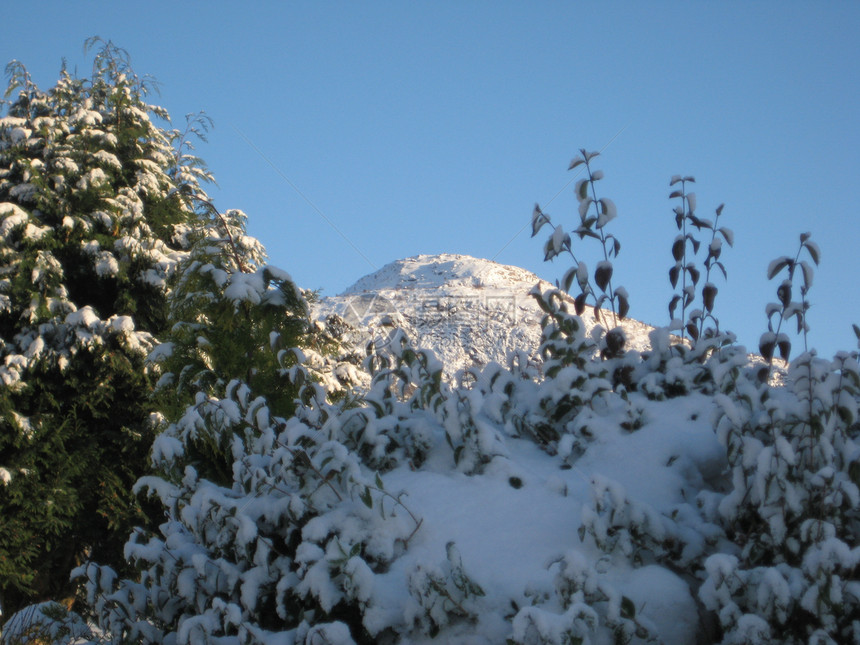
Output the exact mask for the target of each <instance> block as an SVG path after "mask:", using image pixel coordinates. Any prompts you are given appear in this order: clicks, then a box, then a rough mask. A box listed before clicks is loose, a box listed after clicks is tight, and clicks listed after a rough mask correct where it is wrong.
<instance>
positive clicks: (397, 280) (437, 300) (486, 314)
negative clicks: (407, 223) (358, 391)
mask: <svg viewBox="0 0 860 645" xmlns="http://www.w3.org/2000/svg"><path fill="white" fill-rule="evenodd" d="M535 285H540V288H541V289H543V290H546V289H550V288H552V286H553V285H551V284H550V283H548V282H546V281H544V280H541V279H540V278H538V276H536V275H535V274H534V273H531V272H530V271H526V270H525V269H521V268H519V267H514V266H507V265H503V264H497V263H496V262H492V261H490V260H483V259H480V258H474V257H470V256H468V255H454V254H441V255H418V256H415V257H411V258H406V259H404V260H397V261H395V262H392V263H390V264H387V265H385V266H384V267H382V268H381V269H379V270H378V271H376V272H374V273H371V274H370V275H367V276H365V277H363V278H361V279H360V280H359V281H358V282H356V283H355V284H353V285H352V286H351V287H349V288H347V289H346V290H345V291H344V292H343V293H342V294H340V295H338V296H330V297H326V298H321V299H320V301H319V303H317V305H316V306H315V311H314V314H315V316H316V317H317V318H319V319H322V318H325V317H326V316H328V315H331V314H337V315H339V316H340V317H341V318H343V319H344V320H345V321H346V322H347V323H349V324H350V325H351V326H352V327H353V328H354V329H355V331H354V334H355V338H354V340H356V341H358V342H359V344H363V342H362V341H364V342H366V341H367V340H369V339H370V338H372V337H376V338H382V339H384V338H385V337H386V336H387V330H388V329H389V328H391V327H401V328H402V329H403V330H404V331H405V332H406V333H407V335H408V336H409V338H410V339H411V340H412V341H413V342H414V343H415V344H416V345H417V346H418V347H422V348H428V349H432V350H433V351H434V352H435V353H436V356H437V357H438V358H439V359H440V360H441V361H442V363H443V365H444V366H445V373H446V375H448V376H449V377H450V376H452V375H454V374H455V373H456V372H457V371H458V370H460V369H463V368H467V367H471V366H474V365H477V366H483V365H486V364H487V363H489V362H491V361H496V362H498V363H501V364H505V362H506V359H507V356H508V353H509V352H511V351H523V352H526V354H528V355H529V356H530V357H532V358H537V350H538V346H539V344H540V333H541V327H540V320H541V317H542V315H543V312H542V311H541V309H540V308H539V307H538V305H537V302H536V301H535V299H534V298H532V297H531V296H530V295H529V291H531V289H532V288H533V287H534V286H535ZM570 308H571V310H572V309H573V303H572V301H571V303H570ZM611 316H612V314H611V312H606V318H605V321H604V325H605V326H607V327H610V328H611V327H612V326H613V325H612V317H611ZM581 318H582V320H583V323H584V324H585V326H586V330H587V333H590V332H591V331H592V330H593V329H594V328H595V326H596V325H597V321H596V320H595V318H594V314H593V312H592V310H591V309H588V310H586V311H585V313H584V314H583V315H582V316H581ZM621 326H622V327H623V329H624V330H625V332H626V333H627V336H628V341H629V343H630V346H631V347H635V348H637V349H645V348H647V347H648V333H649V332H650V331H651V329H652V328H651V327H649V326H648V325H644V324H642V323H640V322H637V321H635V320H631V319H627V320H624V321H622V322H621Z"/></svg>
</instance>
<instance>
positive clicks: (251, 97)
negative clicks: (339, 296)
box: [0, 1, 860, 356]
mask: <svg viewBox="0 0 860 645" xmlns="http://www.w3.org/2000/svg"><path fill="white" fill-rule="evenodd" d="M144 7H145V8H144ZM6 14H7V18H6V19H5V20H4V25H3V27H0V35H2V37H0V61H3V62H6V61H9V60H11V59H13V58H15V59H19V60H21V61H22V62H23V63H24V64H25V65H26V66H27V67H28V69H29V70H30V71H31V73H32V74H33V77H34V79H35V80H36V82H37V83H38V84H39V85H40V86H42V87H44V88H47V87H49V86H50V85H52V84H53V82H54V81H55V80H56V78H57V73H58V70H59V68H60V63H61V59H62V58H64V57H65V58H66V59H67V61H68V64H69V68H70V69H74V68H75V67H76V66H77V69H78V70H79V71H80V73H81V74H85V73H86V72H87V70H88V69H89V65H90V61H91V59H90V58H89V57H87V56H85V55H84V54H83V53H82V44H83V42H84V40H85V39H86V38H87V37H89V36H93V35H99V36H101V37H102V38H104V39H111V40H113V41H114V42H115V43H116V44H118V45H119V46H121V47H124V48H125V49H127V50H128V51H129V53H130V55H131V57H132V62H133V66H134V68H135V69H136V71H137V72H138V73H140V74H151V75H153V76H154V77H156V78H157V79H158V80H159V81H160V82H161V96H157V97H154V99H153V100H154V102H156V103H159V104H161V105H163V106H164V107H166V108H167V109H168V110H169V112H170V113H171V115H172V116H173V118H174V121H175V122H176V123H182V122H183V116H184V114H186V113H188V112H195V111H198V110H205V111H206V112H207V114H209V115H210V116H211V117H212V118H213V119H214V120H215V129H214V130H213V131H212V132H211V135H210V138H209V143H208V144H201V145H200V146H199V147H198V152H199V153H200V155H201V156H202V157H204V159H205V160H206V161H207V162H208V164H209V167H210V169H211V170H212V172H213V173H214V174H215V177H216V179H217V181H218V183H219V187H218V188H217V189H216V188H213V189H212V190H211V194H212V196H213V198H214V199H215V201H216V203H217V205H218V206H219V207H221V208H241V209H242V210H244V211H245V212H247V213H248V216H249V222H250V230H251V232H252V233H253V234H254V235H256V236H257V237H259V238H260V239H261V240H262V241H263V242H264V244H265V245H266V247H267V248H268V251H269V256H270V260H271V262H272V263H273V264H276V265H278V266H280V267H282V268H284V269H286V270H288V271H289V272H290V273H291V274H292V275H293V277H294V278H295V279H296V281H297V282H298V283H299V284H300V285H301V286H304V287H309V288H322V289H323V294H324V295H325V294H336V293H339V292H340V291H342V290H343V289H344V288H345V287H347V286H348V285H350V284H351V283H352V282H354V281H355V280H357V279H358V278H359V277H361V276H362V275H365V274H366V273H369V272H371V271H372V270H373V269H374V268H378V267H381V266H382V265H384V264H386V263H388V262H390V261H392V260H395V259H398V258H402V257H407V256H411V255H416V254H419V253H442V252H448V253H462V254H468V255H474V256H478V257H484V258H491V259H495V260H496V261H498V262H501V263H506V264H514V265H518V266H522V267H524V268H527V269H530V270H533V271H535V272H536V273H538V274H539V275H540V276H541V277H544V278H547V279H554V278H556V277H560V276H561V275H562V274H563V272H564V271H565V269H566V268H567V266H568V265H567V263H566V262H565V261H564V260H556V262H555V263H554V264H545V263H543V262H542V257H543V254H542V243H543V239H530V237H529V230H528V229H525V230H524V229H523V227H525V226H526V225H527V224H528V222H529V219H530V215H531V211H532V208H533V205H534V203H535V202H538V203H540V204H541V206H542V207H544V209H545V211H546V212H548V213H549V214H550V215H552V217H553V219H554V221H555V222H559V223H565V224H567V225H568V226H569V227H570V228H573V227H574V226H575V225H576V221H577V219H578V216H577V214H576V202H575V199H574V197H573V194H572V185H571V186H568V187H567V189H566V190H564V191H562V192H561V194H558V196H557V197H555V199H554V200H553V197H554V196H555V195H556V194H557V193H558V192H559V191H560V190H561V189H562V188H563V187H565V186H566V184H567V183H568V181H569V180H570V179H571V178H572V173H568V172H567V167H568V163H569V162H570V160H571V158H572V157H573V155H574V154H575V153H576V151H577V150H578V149H579V148H581V147H585V148H588V149H597V150H600V149H604V148H605V150H604V153H603V156H602V157H600V158H599V159H598V163H597V167H598V168H601V169H602V170H603V171H604V172H605V175H606V178H605V179H604V180H603V181H602V182H601V184H602V186H601V190H602V196H606V197H610V198H611V199H613V200H614V201H615V203H616V205H617V207H618V211H619V216H618V219H616V220H615V221H614V222H612V224H611V225H610V227H611V231H612V232H613V233H614V234H615V235H616V236H617V237H618V238H619V239H620V241H621V243H622V249H621V253H620V255H619V258H618V260H617V261H616V262H615V277H614V279H613V282H614V283H615V284H616V285H618V284H621V285H623V286H625V287H626V288H627V290H628V292H629V293H630V298H631V312H630V313H631V316H633V317H636V318H638V319H640V320H643V321H645V322H649V323H652V324H664V323H666V322H667V319H668V313H667V304H668V301H669V299H670V298H671V295H672V291H671V287H670V285H669V282H668V278H667V275H668V270H669V267H670V266H671V264H672V258H671V253H670V250H671V243H672V240H673V238H674V235H675V229H674V223H673V217H672V212H671V208H672V206H673V204H672V203H670V201H669V200H668V194H669V178H670V177H671V176H672V175H674V174H677V173H680V174H689V175H694V176H695V177H696V179H697V184H696V189H695V190H696V192H697V196H698V211H697V213H698V215H699V216H700V217H711V216H712V214H713V211H714V209H715V208H716V207H717V205H718V204H720V203H721V202H725V204H726V206H725V210H724V211H723V216H722V219H721V222H722V223H723V224H724V225H725V226H728V227H730V228H732V229H733V230H734V232H735V238H736V242H735V247H734V248H733V249H726V250H725V252H724V254H723V260H724V263H725V265H726V267H727V269H728V273H729V280H728V282H727V283H724V282H722V278H719V279H718V280H717V281H716V283H717V286H718V287H719V289H720V293H719V296H718V298H717V308H716V313H717V315H718V316H719V317H720V319H721V322H722V326H723V327H724V328H727V329H731V330H733V331H735V332H736V333H737V334H738V336H739V340H740V341H741V342H742V343H743V344H745V345H747V346H748V347H750V348H753V347H755V346H756V345H757V343H758V337H759V335H760V334H761V333H762V332H763V331H765V329H766V320H765V314H764V308H765V305H766V304H767V303H768V302H770V301H773V300H775V289H776V284H775V283H769V282H768V281H767V279H766V276H765V273H766V269H767V265H768V263H769V261H770V260H771V259H773V258H774V257H777V256H780V255H793V254H794V253H795V252H796V249H797V243H798V235H799V233H801V232H803V231H810V232H811V233H812V235H813V240H814V241H816V242H817V243H818V245H819V246H820V248H821V251H822V264H821V267H820V268H819V270H818V271H817V274H816V280H815V284H814V286H813V288H812V291H811V293H810V299H811V301H812V303H813V308H812V309H811V311H810V313H809V322H810V325H811V328H812V331H811V336H810V341H811V345H813V346H815V347H817V348H818V350H819V352H820V353H821V354H823V355H827V356H830V355H831V354H832V353H833V352H834V351H836V350H837V349H854V348H855V346H856V342H855V340H854V337H853V333H852V332H851V323H852V322H857V323H860V286H858V276H860V253H858V245H860V205H858V200H857V197H856V188H855V187H856V185H857V177H858V171H860V118H858V114H860V113H859V112H858V105H860V39H858V38H857V34H858V33H860V3H856V2H835V1H834V2H828V3H812V2H808V3H800V2H755V3H746V2H708V3H704V2H607V3H596V2H595V3H556V2H545V3H514V2H502V3H490V2H445V1H443V2H435V3H429V2H428V3H413V2H408V3H407V2H375V3H351V2H349V3H348V2H321V3H310V2H307V3H284V2H254V3H239V2H231V3H227V2H209V3H202V2H179V3H175V2H147V3H136V4H134V5H132V4H131V3H122V2H95V1H91V2H86V3H68V2H39V3H33V4H32V5H30V6H28V7H27V9H26V11H24V10H22V11H19V12H16V15H17V16H18V17H17V18H11V17H9V12H6ZM284 178H287V179H288V180H289V182H291V183H292V184H293V185H294V186H295V187H296V188H297V189H298V190H299V191H300V192H301V194H302V195H304V196H305V197H306V198H307V199H305V198H303V197H302V196H301V195H300V194H299V193H298V192H297V191H296V190H295V189H294V188H293V187H291V186H290V183H288V181H286V180H285V179H284ZM550 200H553V201H552V202H551V203H549V202H550ZM309 202H310V203H309ZM311 204H313V206H312V205H311ZM328 222H331V224H333V225H334V226H335V227H336V228H337V229H338V230H339V231H340V232H341V233H342V235H341V234H339V233H337V232H336V231H335V230H334V229H333V228H332V226H331V225H330V224H329V223H328ZM344 238H346V239H344ZM346 240H349V241H348V242H347V241H346ZM591 242H593V241H591ZM578 246H579V245H578ZM578 255H580V256H581V257H582V258H583V259H585V260H586V261H589V260H590V262H589V264H590V265H591V266H593V265H594V263H595V262H596V261H597V259H598V256H599V248H598V247H597V246H595V245H593V244H591V243H590V241H588V240H586V241H585V242H583V243H581V246H579V250H578ZM799 346H800V342H796V343H795V347H796V348H797V347H799Z"/></svg>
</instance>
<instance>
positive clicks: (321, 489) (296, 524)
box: [77, 381, 415, 643]
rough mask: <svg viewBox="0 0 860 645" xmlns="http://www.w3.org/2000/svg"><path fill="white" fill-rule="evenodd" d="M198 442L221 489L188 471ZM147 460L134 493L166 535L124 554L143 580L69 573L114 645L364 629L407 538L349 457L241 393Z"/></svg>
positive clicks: (136, 542) (204, 399) (380, 493)
mask: <svg viewBox="0 0 860 645" xmlns="http://www.w3.org/2000/svg"><path fill="white" fill-rule="evenodd" d="M201 437H206V440H207V441H211V442H212V443H214V444H217V445H225V446H228V447H229V455H230V460H231V463H230V472H229V475H228V477H229V478H228V479H227V480H226V481H213V480H211V479H204V478H203V477H202V476H201V475H200V472H199V471H198V468H197V467H195V464H192V463H189V459H188V455H187V453H186V450H187V448H188V447H189V446H192V445H196V442H199V441H200V439H201ZM153 459H154V461H155V464H156V466H157V469H158V473H159V474H158V475H153V476H149V477H145V478H143V479H141V481H140V482H139V484H138V488H139V489H142V490H146V491H148V492H149V493H150V494H154V495H156V496H157V497H158V498H159V500H160V501H161V503H162V505H163V506H164V508H165V513H166V521H165V522H164V523H163V524H162V525H161V527H160V528H159V534H147V533H144V532H138V533H136V534H135V535H133V536H132V538H131V540H130V541H129V542H128V544H127V545H126V556H127V557H128V558H130V559H131V560H132V561H133V562H134V563H135V564H136V565H137V567H138V568H139V569H140V571H141V575H140V578H139V580H118V579H116V577H115V576H114V574H113V572H112V571H111V570H110V569H109V568H107V567H100V566H98V565H95V564H89V565H85V566H84V567H81V568H80V569H79V570H78V571H77V575H79V576H82V577H84V579H85V581H86V585H87V590H88V600H89V602H90V604H91V605H92V606H93V607H94V609H95V611H96V613H97V615H98V617H99V621H100V624H101V625H102V627H103V628H104V629H105V630H106V632H107V633H108V634H110V638H111V642H121V641H122V639H132V640H135V641H137V642H150V643H162V642H176V643H183V642H194V640H195V639H198V638H200V639H204V640H206V639H209V640H216V639H217V640H219V642H225V643H226V642H235V643H241V642H257V641H258V640H260V639H263V638H264V637H265V635H266V634H267V633H269V632H279V633H284V634H285V635H287V634H290V633H293V632H294V630H296V629H298V628H299V626H300V625H301V624H302V622H303V621H304V622H307V623H308V624H310V625H315V624H317V623H319V622H330V621H332V620H338V619H341V620H342V621H343V622H346V623H347V624H350V625H351V626H352V627H351V628H352V629H356V628H359V629H360V625H361V614H362V609H363V607H364V606H365V605H366V603H367V602H368V601H369V599H370V592H371V590H372V586H373V578H374V570H378V569H379V568H380V567H382V568H384V567H386V566H387V565H388V564H389V563H390V562H391V561H392V560H393V559H394V558H395V557H397V555H398V553H399V552H400V551H401V550H402V548H403V541H404V540H406V539H407V538H408V537H409V535H410V534H411V533H412V532H413V531H414V528H415V527H414V526H413V522H412V521H411V520H410V519H409V518H408V517H407V516H405V515H401V516H394V515H392V514H391V513H388V514H386V515H384V514H383V512H380V510H379V509H378V507H379V506H381V505H382V504H383V503H384V501H383V500H382V499H381V498H382V497H384V496H386V495H387V494H386V493H385V492H384V490H382V489H381V488H380V487H379V486H378V482H375V481H374V479H373V477H372V475H371V474H370V473H368V471H367V470H366V469H364V468H363V467H362V465H361V463H360V462H359V460H358V458H357V456H356V454H355V453H353V452H350V451H349V450H348V449H347V448H346V447H345V446H344V445H343V444H341V443H339V442H337V441H334V440H331V439H328V438H327V437H325V436H324V435H323V434H322V433H320V432H319V431H318V430H316V429H315V428H312V427H309V426H308V425H306V424H305V423H303V422H301V421H299V420H298V419H297V418H295V417H292V418H290V419H281V418H278V417H276V416H274V415H272V414H271V413H270V410H269V408H268V405H267V402H266V401H265V399H263V398H262V397H256V396H254V393H253V392H252V391H251V390H250V389H249V388H248V387H247V386H246V385H244V384H242V383H239V382H238V381H233V382H231V383H230V384H229V385H228V387H227V391H226V394H225V396H224V397H223V398H216V397H213V396H207V395H205V394H203V393H200V394H198V397H197V400H196V401H195V402H194V403H193V404H192V405H190V406H188V408H187V409H186V411H185V414H184V415H183V416H182V417H181V418H180V419H179V420H178V421H177V422H175V423H173V424H170V426H168V428H167V429H166V430H165V431H164V432H163V433H162V434H161V435H160V436H159V437H158V439H157V440H156V442H155V445H154V447H153ZM221 475H227V473H221Z"/></svg>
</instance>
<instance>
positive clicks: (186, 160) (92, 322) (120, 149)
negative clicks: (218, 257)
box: [0, 39, 209, 617]
mask: <svg viewBox="0 0 860 645" xmlns="http://www.w3.org/2000/svg"><path fill="white" fill-rule="evenodd" d="M93 45H95V46H96V47H97V50H98V51H97V53H96V55H95V58H94V63H93V70H92V75H91V76H90V77H89V78H75V77H73V76H71V75H69V74H68V73H67V72H66V71H65V70H63V71H62V73H61V76H60V79H59V81H58V82H57V84H56V85H55V86H54V87H52V88H51V89H50V90H48V91H46V92H43V91H41V90H39V89H38V88H37V87H36V86H35V85H34V83H33V82H32V80H31V79H30V77H29V74H28V73H27V71H26V69H25V68H24V66H23V65H21V64H20V63H18V62H17V61H13V62H12V63H10V65H9V66H8V67H7V73H8V74H9V76H10V84H9V88H8V90H7V93H6V96H7V97H12V99H11V100H9V101H6V102H4V106H3V107H4V109H3V112H0V116H2V118H0V380H2V384H3V387H2V388H0V607H2V611H3V613H4V615H5V616H6V617H8V616H10V615H11V614H12V613H13V612H14V611H15V610H16V609H18V608H19V607H21V606H23V605H25V604H28V603H30V602H33V601H36V600H41V599H45V598H55V599H61V598H68V597H71V596H72V595H73V587H72V586H71V583H70V582H69V571H70V570H71V569H72V568H73V567H74V566H75V565H76V564H77V563H78V562H80V561H81V560H82V559H84V558H86V557H92V558H95V559H98V560H99V561H101V562H108V563H112V564H113V565H114V566H117V567H118V568H120V569H122V568H123V566H124V560H123V558H122V545H123V543H124V542H125V540H126V538H127V536H128V534H129V531H130V529H131V527H132V526H134V525H136V524H139V523H141V522H142V521H144V520H145V517H144V516H143V514H142V511H141V508H140V505H139V504H138V503H137V502H136V500H135V498H134V496H133V494H132V493H131V488H132V484H133V483H134V482H135V481H136V480H137V478H138V477H139V476H140V475H141V474H143V473H144V472H145V470H146V468H147V462H148V459H147V455H148V451H149V448H150V446H151V445H152V440H153V437H154V433H155V429H156V424H155V423H153V422H152V421H151V420H150V409H149V408H150V407H151V404H150V403H149V401H148V398H149V394H150V392H151V389H152V385H153V382H152V381H153V378H154V377H153V374H152V373H151V372H152V371H151V370H148V369H147V368H146V366H145V357H146V355H147V354H148V352H149V351H150V349H151V348H152V347H153V345H154V342H155V336H156V335H158V334H160V333H162V332H163V331H164V328H165V325H166V323H167V314H168V310H167V299H166V294H167V291H168V282H169V280H170V277H171V275H172V273H173V272H174V270H175V267H176V266H177V265H178V263H179V262H180V261H181V260H182V259H183V258H184V257H185V256H186V255H187V252H188V248H189V246H190V235H191V233H192V230H193V228H194V223H195V221H196V220H198V215H197V213H196V212H195V208H196V207H195V204H198V203H199V201H198V200H200V199H205V195H204V194H203V193H202V191H201V189H200V182H201V181H203V180H207V179H208V178H209V177H208V174H207V173H206V171H205V169H204V168H203V167H202V166H201V165H200V164H199V160H197V159H196V158H195V157H193V155H191V154H190V150H189V147H188V143H187V140H186V139H187V135H189V134H191V133H192V132H193V131H195V130H199V129H200V126H201V125H202V126H205V125H206V123H205V122H202V121H200V120H197V121H190V122H189V127H188V128H187V129H186V130H185V132H181V131H177V130H165V129H162V128H159V127H158V126H156V125H155V124H154V123H153V121H152V119H151V117H153V116H155V117H159V118H163V119H166V118H167V114H166V112H165V111H164V110H163V109H161V108H158V107H155V106H152V105H149V104H148V103H147V102H146V97H147V94H148V93H149V91H150V89H151V83H150V82H149V81H148V80H147V79H142V78H139V77H138V76H136V75H135V74H134V72H133V71H132V69H131V68H130V66H129V61H128V57H127V55H126V53H125V52H124V51H123V50H121V49H118V48H117V47H115V46H114V45H113V44H112V43H110V42H104V41H101V40H99V39H92V40H90V41H88V46H89V47H92V46H93Z"/></svg>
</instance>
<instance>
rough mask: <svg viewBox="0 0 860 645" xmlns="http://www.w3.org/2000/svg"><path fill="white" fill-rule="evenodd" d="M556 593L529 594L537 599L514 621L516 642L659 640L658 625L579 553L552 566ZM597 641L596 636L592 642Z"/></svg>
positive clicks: (547, 644) (559, 644) (556, 644)
mask: <svg viewBox="0 0 860 645" xmlns="http://www.w3.org/2000/svg"><path fill="white" fill-rule="evenodd" d="M549 569H550V572H551V573H552V575H553V589H552V592H551V593H550V592H547V591H538V590H535V589H532V590H530V591H529V592H527V595H530V596H531V598H532V601H533V603H534V604H533V605H532V606H530V607H523V608H521V609H520V610H519V611H518V612H517V614H516V616H514V619H513V635H512V637H511V638H510V639H509V641H508V642H509V643H512V644H515V645H569V644H570V645H572V644H574V643H578V644H580V645H585V644H587V643H601V642H607V636H610V635H611V638H612V640H613V641H614V642H615V643H619V644H626V643H630V642H633V640H634V639H636V642H640V643H642V642H658V640H659V638H658V635H657V633H656V629H655V627H654V625H653V624H652V623H651V621H649V620H648V619H647V618H644V617H642V616H637V609H636V605H635V603H634V602H633V601H632V600H631V599H630V598H628V597H627V596H624V595H622V594H621V593H619V592H618V590H617V589H615V587H614V586H613V585H611V584H610V583H609V582H608V581H607V580H606V577H605V576H604V575H603V574H601V573H599V572H598V571H597V570H596V569H595V568H594V567H593V566H592V565H591V563H590V562H589V560H588V559H587V558H586V557H585V556H584V555H583V554H582V553H580V552H579V551H570V552H568V553H567V554H566V555H565V556H563V557H561V558H558V559H557V560H555V561H554V562H552V563H551V564H550V566H549ZM592 639H593V640H592Z"/></svg>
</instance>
